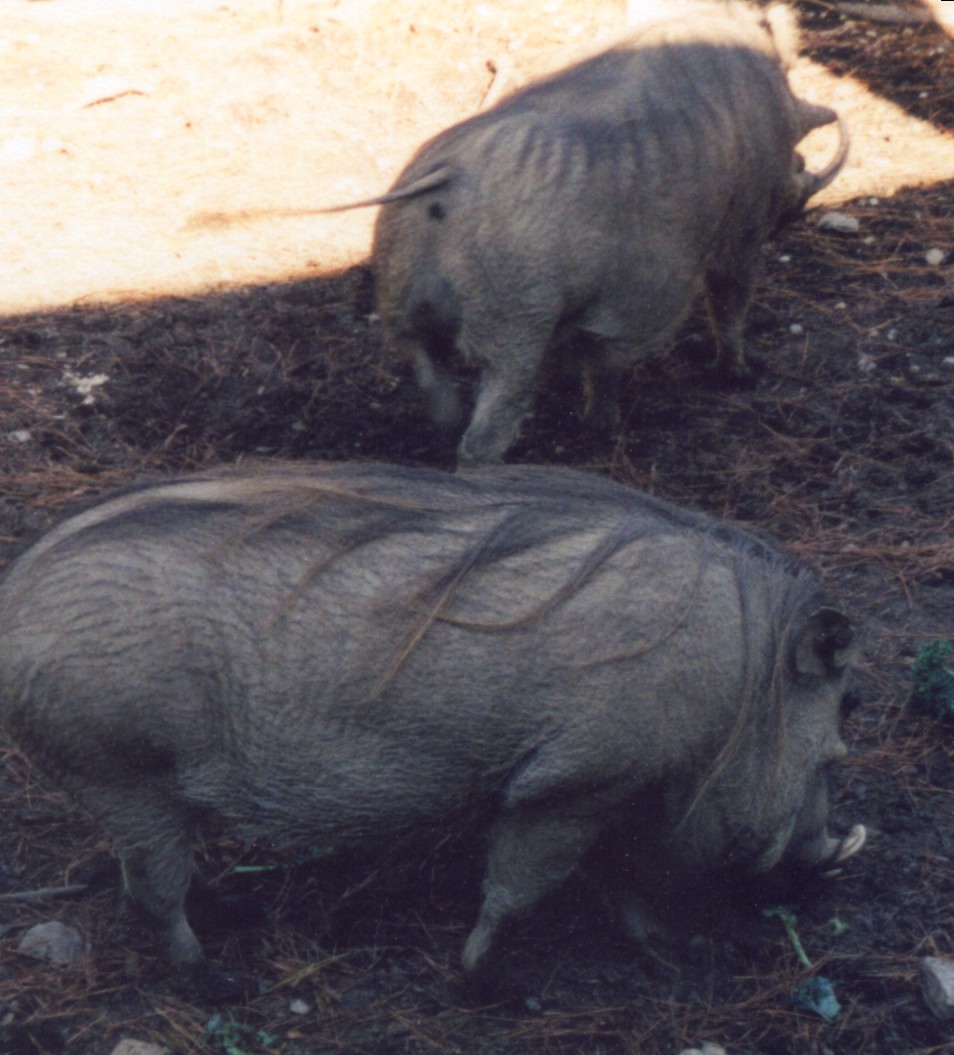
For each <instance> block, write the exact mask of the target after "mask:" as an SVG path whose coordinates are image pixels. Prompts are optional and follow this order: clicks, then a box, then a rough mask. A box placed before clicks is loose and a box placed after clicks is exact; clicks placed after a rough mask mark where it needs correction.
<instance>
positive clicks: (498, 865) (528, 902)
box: [461, 810, 599, 978]
mask: <svg viewBox="0 0 954 1055" xmlns="http://www.w3.org/2000/svg"><path fill="white" fill-rule="evenodd" d="M598 832H599V824H598V822H597V821H596V820H595V819H594V818H592V817H573V816H572V815H571V816H567V815H565V814H562V813H561V814H559V815H557V814H555V813H552V812H543V811H540V810H533V811H532V812H530V811H518V812H516V813H513V814H511V815H509V816H506V817H504V818H503V819H502V820H500V821H499V822H498V823H497V825H496V827H495V828H494V831H493V833H492V835H491V843H490V853H489V858H488V862H487V874H486V876H485V878H484V887H483V889H484V899H483V903H482V904H481V908H480V914H479V916H478V918H477V923H476V925H475V927H474V929H473V930H472V931H471V932H470V936H469V937H468V938H467V942H466V943H465V945H464V952H463V955H462V956H461V964H462V966H463V968H464V971H465V972H466V973H467V974H468V975H469V976H471V977H472V978H473V977H474V976H475V975H477V974H478V973H480V974H483V973H484V972H485V971H486V969H487V963H488V956H487V954H488V953H489V951H490V949H491V946H492V945H493V943H494V940H495V938H496V936H497V934H498V932H499V930H500V928H501V926H503V925H504V924H505V923H506V922H507V921H508V920H511V919H513V918H514V917H516V916H519V915H521V914H522V913H524V912H527V911H528V910H529V909H531V908H532V907H533V906H534V905H535V904H536V903H537V902H538V901H539V900H540V898H541V897H543V895H544V894H546V893H547V892H548V891H550V890H552V889H554V887H556V886H558V885H559V884H560V883H562V882H563V881H564V880H565V879H566V878H567V876H569V874H570V873H571V872H572V871H573V869H574V868H575V867H576V866H577V864H578V863H579V861H580V859H581V858H582V857H583V854H584V853H585V852H586V850H587V849H588V848H589V847H590V845H591V844H592V842H593V840H594V839H595V838H596V836H597V834H598Z"/></svg>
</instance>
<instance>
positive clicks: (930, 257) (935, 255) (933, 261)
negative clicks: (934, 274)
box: [924, 249, 947, 267]
mask: <svg viewBox="0 0 954 1055" xmlns="http://www.w3.org/2000/svg"><path fill="white" fill-rule="evenodd" d="M924 259H925V260H926V261H927V263H928V264H930V266H931V267H939V266H940V265H941V264H943V263H944V261H945V260H946V259H947V253H945V252H944V250H943V249H929V250H928V251H927V252H926V253H925V254H924Z"/></svg>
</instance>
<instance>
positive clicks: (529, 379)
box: [457, 331, 550, 466]
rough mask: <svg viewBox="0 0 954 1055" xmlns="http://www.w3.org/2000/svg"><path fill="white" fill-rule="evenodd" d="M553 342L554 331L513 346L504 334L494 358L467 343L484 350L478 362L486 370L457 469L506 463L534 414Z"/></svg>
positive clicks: (495, 346) (514, 342) (492, 351)
mask: <svg viewBox="0 0 954 1055" xmlns="http://www.w3.org/2000/svg"><path fill="white" fill-rule="evenodd" d="M549 338H550V332H549V331H548V332H547V334H546V335H544V336H541V337H536V338H534V339H528V338H527V335H526V333H521V334H520V335H519V336H517V337H515V338H514V339H513V340H509V341H508V340H507V339H506V337H505V335H499V336H498V337H497V339H495V340H494V342H493V347H492V348H491V349H490V351H489V353H488V351H487V348H488V346H487V345H486V344H484V345H481V344H477V343H476V342H473V343H472V342H468V346H471V347H479V348H481V352H480V353H479V354H478V355H475V356H474V357H473V358H474V359H475V360H476V361H478V362H482V364H483V367H482V371H481V376H480V386H479V388H478V390H477V399H476V402H475V405H474V413H473V417H472V418H471V421H470V424H469V425H468V426H467V431H466V432H465V433H464V435H463V438H462V439H461V441H460V444H459V446H458V448H457V464H458V466H472V465H494V464H497V463H498V462H500V461H502V460H503V456H504V454H506V452H507V450H508V448H509V447H510V445H511V444H512V443H513V441H514V440H515V439H516V438H517V433H518V432H519V430H520V425H521V424H522V422H523V419H524V418H525V417H526V416H527V414H528V413H529V411H530V407H531V405H532V402H533V395H534V389H535V387H536V380H537V374H538V372H539V368H540V364H541V362H542V361H543V355H544V352H545V351H546V348H547V344H548V343H549Z"/></svg>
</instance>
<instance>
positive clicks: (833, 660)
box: [795, 608, 855, 675]
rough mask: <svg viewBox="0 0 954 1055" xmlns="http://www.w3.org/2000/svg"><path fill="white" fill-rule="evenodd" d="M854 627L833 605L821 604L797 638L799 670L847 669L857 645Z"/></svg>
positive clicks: (796, 650) (797, 665) (796, 649)
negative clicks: (825, 605) (823, 606)
mask: <svg viewBox="0 0 954 1055" xmlns="http://www.w3.org/2000/svg"><path fill="white" fill-rule="evenodd" d="M854 645H855V631H854V628H853V627H852V625H851V622H850V621H849V620H848V618H847V616H844V615H842V613H841V612H839V611H837V610H836V609H834V608H819V610H818V611H817V612H815V613H814V614H813V615H812V616H810V617H809V619H808V622H807V623H806V624H805V626H804V627H803V628H802V630H801V633H800V634H799V635H798V640H797V641H796V642H795V667H796V669H797V670H798V672H799V674H819V675H828V674H834V673H838V672H839V671H842V670H844V668H845V667H846V666H847V665H848V663H849V661H850V660H851V658H852V656H853V654H854V651H855V648H854Z"/></svg>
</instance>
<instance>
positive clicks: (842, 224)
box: [818, 212, 861, 234]
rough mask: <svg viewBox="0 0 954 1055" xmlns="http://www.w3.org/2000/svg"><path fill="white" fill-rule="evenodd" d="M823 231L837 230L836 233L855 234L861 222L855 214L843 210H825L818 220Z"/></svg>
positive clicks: (859, 228)
mask: <svg viewBox="0 0 954 1055" xmlns="http://www.w3.org/2000/svg"><path fill="white" fill-rule="evenodd" d="M818 226H819V227H820V228H821V229H822V230H823V231H837V232H838V234H857V233H858V232H859V231H860V230H861V224H860V223H858V219H857V217H855V216H848V215H847V214H846V213H843V212H826V213H825V214H824V215H823V216H822V217H821V218H820V219H819V221H818Z"/></svg>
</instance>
